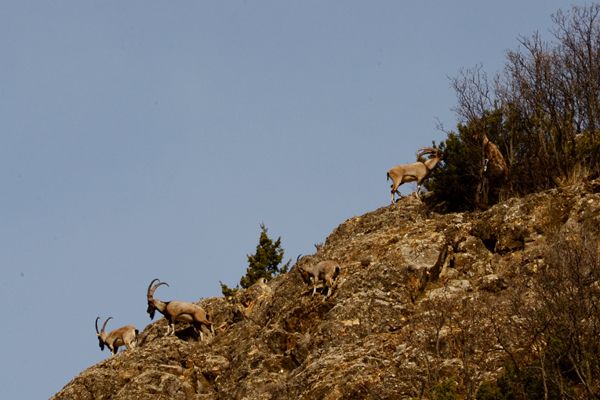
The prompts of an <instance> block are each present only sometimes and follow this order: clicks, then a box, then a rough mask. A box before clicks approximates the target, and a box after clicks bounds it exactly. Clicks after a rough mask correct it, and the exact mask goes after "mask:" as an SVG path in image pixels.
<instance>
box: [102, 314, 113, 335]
mask: <svg viewBox="0 0 600 400" xmlns="http://www.w3.org/2000/svg"><path fill="white" fill-rule="evenodd" d="M110 319H112V317H108V318H106V321H104V323H103V324H102V330H101V332H104V329H105V328H106V324H108V320H110Z"/></svg>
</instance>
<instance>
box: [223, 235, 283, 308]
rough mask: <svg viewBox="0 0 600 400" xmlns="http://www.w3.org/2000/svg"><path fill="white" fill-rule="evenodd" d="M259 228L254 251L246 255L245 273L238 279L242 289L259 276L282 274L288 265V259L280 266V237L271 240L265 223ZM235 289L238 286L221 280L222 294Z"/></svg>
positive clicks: (230, 292)
mask: <svg viewBox="0 0 600 400" xmlns="http://www.w3.org/2000/svg"><path fill="white" fill-rule="evenodd" d="M260 230H261V232H260V237H259V239H258V245H257V246H256V252H255V253H254V254H252V255H248V256H247V257H248V268H246V275H244V276H242V278H241V279H240V286H241V287H242V288H244V289H247V288H249V287H250V286H252V285H253V284H254V283H255V282H256V281H257V280H259V279H260V278H265V279H266V280H271V279H273V278H274V277H275V276H277V275H280V274H284V273H286V272H287V271H288V268H289V266H290V261H288V262H287V263H285V264H284V265H283V266H280V264H281V262H282V260H283V254H284V250H283V248H281V237H278V238H277V240H275V241H273V240H271V238H269V235H268V234H267V227H266V226H265V224H260ZM237 289H238V287H236V288H235V289H231V288H229V287H228V286H227V285H225V284H224V283H223V282H221V291H222V292H223V295H224V296H231V295H233V294H234V293H235V291H236V290H237Z"/></svg>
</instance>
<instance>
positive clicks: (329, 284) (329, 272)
mask: <svg viewBox="0 0 600 400" xmlns="http://www.w3.org/2000/svg"><path fill="white" fill-rule="evenodd" d="M297 268H298V272H300V275H301V276H302V279H303V280H304V282H305V283H308V284H310V283H312V284H313V292H312V295H313V296H314V295H315V293H316V292H317V283H318V282H319V281H322V282H323V287H325V288H326V289H327V295H326V296H325V298H324V299H323V301H325V300H326V299H327V298H328V297H329V296H331V291H332V290H333V286H334V285H335V283H336V281H337V278H338V276H339V274H340V265H339V264H338V263H337V262H335V261H332V260H325V261H321V262H319V263H317V264H316V265H308V266H304V265H298V267H297Z"/></svg>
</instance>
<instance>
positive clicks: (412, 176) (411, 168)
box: [387, 147, 444, 204]
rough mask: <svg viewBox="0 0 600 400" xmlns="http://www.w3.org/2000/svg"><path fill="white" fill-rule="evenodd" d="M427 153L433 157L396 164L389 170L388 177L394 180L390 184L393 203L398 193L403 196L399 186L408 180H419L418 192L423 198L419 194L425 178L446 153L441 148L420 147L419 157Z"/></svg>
mask: <svg viewBox="0 0 600 400" xmlns="http://www.w3.org/2000/svg"><path fill="white" fill-rule="evenodd" d="M426 154H428V155H430V156H431V157H430V158H429V159H427V160H425V161H417V162H414V163H410V164H400V165H396V166H395V167H392V168H391V169H390V170H389V171H388V172H387V179H388V180H390V179H391V180H392V184H391V186H390V187H391V189H392V190H391V194H392V204H394V200H395V194H396V193H397V194H398V196H399V197H402V195H401V194H400V192H399V191H398V187H399V186H400V185H402V184H403V183H406V182H414V181H416V182H417V191H416V194H417V197H418V198H421V197H420V196H419V191H420V190H421V185H422V184H423V182H424V181H425V179H427V178H429V175H431V172H432V171H433V170H434V168H435V167H436V166H437V165H438V163H439V162H440V161H441V160H442V159H443V158H444V153H443V152H442V151H441V150H440V149H436V148H433V147H423V148H421V149H419V151H418V152H417V158H419V157H422V156H424V155H426Z"/></svg>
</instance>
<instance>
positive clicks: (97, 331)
mask: <svg viewBox="0 0 600 400" xmlns="http://www.w3.org/2000/svg"><path fill="white" fill-rule="evenodd" d="M99 319H100V317H97V318H96V333H100V331H99V330H98V320H99Z"/></svg>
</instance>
